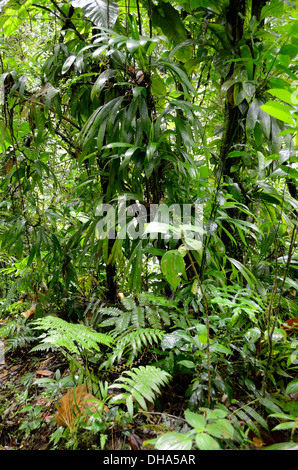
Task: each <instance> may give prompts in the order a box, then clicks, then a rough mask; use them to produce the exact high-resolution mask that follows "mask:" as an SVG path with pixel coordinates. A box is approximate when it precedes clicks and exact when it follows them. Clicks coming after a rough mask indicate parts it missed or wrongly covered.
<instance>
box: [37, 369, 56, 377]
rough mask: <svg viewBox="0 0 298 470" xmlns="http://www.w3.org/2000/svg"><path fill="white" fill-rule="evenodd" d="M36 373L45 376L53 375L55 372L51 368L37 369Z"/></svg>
mask: <svg viewBox="0 0 298 470" xmlns="http://www.w3.org/2000/svg"><path fill="white" fill-rule="evenodd" d="M36 374H38V375H44V376H45V377H51V375H53V374H54V372H52V371H51V370H37V371H36Z"/></svg>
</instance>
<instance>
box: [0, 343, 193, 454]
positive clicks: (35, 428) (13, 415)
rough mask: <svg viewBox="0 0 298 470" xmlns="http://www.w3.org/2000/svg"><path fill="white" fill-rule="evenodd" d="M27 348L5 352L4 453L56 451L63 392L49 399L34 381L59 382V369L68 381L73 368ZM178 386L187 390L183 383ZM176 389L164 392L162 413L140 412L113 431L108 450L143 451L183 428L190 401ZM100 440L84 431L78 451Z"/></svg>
mask: <svg viewBox="0 0 298 470" xmlns="http://www.w3.org/2000/svg"><path fill="white" fill-rule="evenodd" d="M29 350H30V348H29V349H28V350H25V349H23V350H17V351H14V352H13V353H9V354H7V355H6V357H5V363H4V364H2V365H0V450H50V449H53V448H55V446H54V445H53V442H50V438H51V436H52V434H53V433H54V432H55V430H57V428H58V425H57V423H56V419H55V414H56V406H55V405H56V403H57V400H58V397H59V393H58V394H57V393H56V394H55V395H54V396H53V397H51V396H49V394H47V393H45V389H44V388H42V387H40V386H38V385H35V384H34V382H35V381H36V380H37V379H41V378H50V379H53V383H55V378H56V377H57V371H59V372H58V373H59V375H60V382H61V379H62V380H63V379H64V378H65V379H67V377H69V375H70V371H69V368H68V366H69V364H68V361H67V360H66V359H65V358H64V357H63V356H62V355H61V354H59V353H56V352H55V353H54V352H50V353H41V352H40V353H39V354H38V355H37V354H36V353H34V355H33V354H32V353H30V352H29ZM56 382H57V383H58V382H59V381H58V380H57V381H56ZM58 386H59V385H58V384H57V387H58ZM180 388H184V387H181V384H180ZM178 389H179V387H178V385H177V386H176V387H175V391H174V390H173V388H172V387H171V388H170V389H169V390H167V391H166V392H165V393H164V395H163V396H162V402H163V404H162V409H163V411H158V409H152V410H150V412H148V413H146V412H144V413H142V412H140V414H139V415H138V417H137V418H136V420H135V421H134V423H133V424H132V423H129V424H127V426H123V425H122V426H120V428H119V427H118V426H117V425H116V426H115V427H112V428H111V429H109V430H108V431H107V434H108V440H107V443H106V446H105V449H108V450H120V449H127V450H140V449H142V448H143V447H142V445H143V441H145V440H146V439H151V438H154V437H156V436H157V435H158V434H159V433H161V432H164V431H166V430H167V429H175V430H176V429H179V428H180V429H181V428H182V427H183V425H184V423H185V421H184V419H183V412H184V410H185V409H186V402H185V398H184V395H183V390H181V391H182V394H179V390H178ZM63 393H65V389H64V390H63ZM60 395H61V394H60ZM165 416H166V418H165ZM98 439H99V436H94V435H92V436H91V435H90V433H89V434H88V432H86V431H85V432H82V435H81V436H80V437H79V438H78V440H79V449H80V448H81V449H89V448H100V446H99V441H98ZM56 448H57V447H56ZM59 448H61V443H60V445H59ZM62 448H63V443H62Z"/></svg>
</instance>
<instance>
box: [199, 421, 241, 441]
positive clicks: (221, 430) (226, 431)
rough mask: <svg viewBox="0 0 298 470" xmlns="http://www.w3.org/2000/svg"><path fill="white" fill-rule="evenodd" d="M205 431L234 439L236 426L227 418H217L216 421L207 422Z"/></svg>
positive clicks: (220, 437)
mask: <svg viewBox="0 0 298 470" xmlns="http://www.w3.org/2000/svg"><path fill="white" fill-rule="evenodd" d="M205 431H206V432H208V434H211V435H212V436H213V437H218V438H219V439H232V437H233V434H234V428H233V426H232V424H231V423H230V422H229V421H228V420H227V419H217V420H216V422H215V423H211V424H207V426H206V428H205Z"/></svg>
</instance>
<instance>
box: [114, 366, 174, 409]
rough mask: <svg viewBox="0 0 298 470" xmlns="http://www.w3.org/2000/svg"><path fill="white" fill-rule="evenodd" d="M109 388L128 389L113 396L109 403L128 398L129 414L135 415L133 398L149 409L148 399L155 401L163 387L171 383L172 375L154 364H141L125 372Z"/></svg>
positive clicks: (143, 407)
mask: <svg viewBox="0 0 298 470" xmlns="http://www.w3.org/2000/svg"><path fill="white" fill-rule="evenodd" d="M124 374H126V376H124V375H122V376H121V377H119V378H118V379H116V380H115V382H114V383H113V384H112V385H111V386H110V387H109V388H112V389H113V388H116V389H123V390H126V392H124V393H119V394H117V395H116V396H114V397H112V399H111V400H110V402H109V403H116V402H118V401H119V400H123V398H124V399H125V400H126V405H127V408H128V411H129V414H130V415H131V416H132V415H133V406H132V403H133V399H135V400H136V402H137V403H138V404H139V405H140V407H141V408H142V409H144V410H147V404H146V401H148V402H150V403H153V402H154V400H155V398H156V396H157V395H158V394H160V393H161V387H162V386H165V385H167V384H168V383H169V381H170V379H171V375H170V374H169V373H168V372H166V371H164V370H161V369H159V368H158V367H154V366H146V367H144V366H139V367H137V368H133V369H132V370H130V371H126V372H124Z"/></svg>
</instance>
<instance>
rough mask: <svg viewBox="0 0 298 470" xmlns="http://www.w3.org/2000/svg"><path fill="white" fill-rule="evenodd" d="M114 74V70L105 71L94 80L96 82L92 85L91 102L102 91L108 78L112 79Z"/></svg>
mask: <svg viewBox="0 0 298 470" xmlns="http://www.w3.org/2000/svg"><path fill="white" fill-rule="evenodd" d="M115 73H116V70H113V69H107V70H105V71H104V72H102V73H101V74H100V75H99V77H98V78H97V79H96V82H95V83H94V85H93V87H92V89H91V100H92V101H93V100H94V98H95V96H98V95H99V94H100V92H101V91H102V89H103V87H104V86H105V84H106V83H107V81H108V80H110V78H111V77H113V76H114V75H115Z"/></svg>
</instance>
